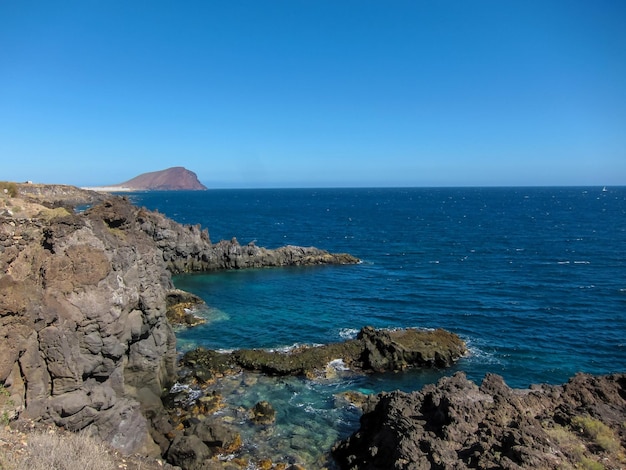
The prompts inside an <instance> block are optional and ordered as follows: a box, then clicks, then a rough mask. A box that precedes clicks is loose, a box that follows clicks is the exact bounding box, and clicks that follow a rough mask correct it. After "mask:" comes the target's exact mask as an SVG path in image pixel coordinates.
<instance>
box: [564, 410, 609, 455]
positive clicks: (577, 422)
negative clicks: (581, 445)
mask: <svg viewBox="0 0 626 470" xmlns="http://www.w3.org/2000/svg"><path fill="white" fill-rule="evenodd" d="M572 426H573V427H574V428H575V429H578V430H579V431H581V432H582V433H583V435H585V436H586V437H587V438H588V439H591V441H592V442H593V443H595V444H596V445H597V446H598V447H600V448H601V449H603V450H605V451H607V452H611V453H617V452H618V451H619V450H620V448H621V446H620V443H619V441H618V440H617V438H616V437H615V433H614V432H613V430H612V429H611V428H609V427H608V426H607V425H606V424H604V423H603V422H601V421H599V420H597V419H593V418H591V417H590V416H576V417H575V418H574V419H573V420H572Z"/></svg>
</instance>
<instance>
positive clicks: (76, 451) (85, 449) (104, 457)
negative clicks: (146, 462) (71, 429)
mask: <svg viewBox="0 0 626 470" xmlns="http://www.w3.org/2000/svg"><path fill="white" fill-rule="evenodd" d="M1 452H2V453H1V454H0V469H2V470H5V469H6V470H76V469H80V470H112V469H117V468H118V466H117V464H116V462H115V460H114V459H113V457H112V456H111V455H110V454H109V452H108V449H107V448H106V447H105V446H104V445H103V444H101V443H99V442H97V441H96V440H95V439H93V438H91V437H89V436H88V435H87V434H86V433H78V434H72V433H64V434H63V435H61V434H59V433H57V432H54V431H48V432H45V431H44V432H41V431H39V432H33V433H30V434H28V438H27V440H24V439H23V438H22V440H20V442H19V443H18V445H13V446H10V447H9V448H8V449H6V450H5V449H3V450H2V451H1Z"/></svg>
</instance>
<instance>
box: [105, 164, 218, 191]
mask: <svg viewBox="0 0 626 470" xmlns="http://www.w3.org/2000/svg"><path fill="white" fill-rule="evenodd" d="M115 187H120V188H127V189H132V190H157V191H158V190H162V191H165V190H168V191H172V190H174V191H175V190H195V191H204V190H206V189H207V187H206V186H205V185H203V184H202V183H200V181H198V177H197V176H196V174H195V173H194V172H193V171H189V170H187V169H186V168H183V167H182V166H175V167H173V168H168V169H167V170H161V171H153V172H150V173H143V174H141V175H139V176H135V177H134V178H133V179H131V180H128V181H126V182H124V183H121V184H117V185H115Z"/></svg>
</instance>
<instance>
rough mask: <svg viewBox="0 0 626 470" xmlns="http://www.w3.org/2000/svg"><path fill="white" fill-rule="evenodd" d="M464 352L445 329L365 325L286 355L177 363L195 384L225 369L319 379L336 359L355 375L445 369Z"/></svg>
mask: <svg viewBox="0 0 626 470" xmlns="http://www.w3.org/2000/svg"><path fill="white" fill-rule="evenodd" d="M465 352H466V347H465V343H464V342H463V340H461V338H459V337H458V336H457V335H455V334H453V333H450V332H448V331H445V330H441V329H438V330H418V329H415V328H407V329H400V330H394V331H390V330H376V329H374V328H372V327H369V326H366V327H364V328H362V329H361V331H360V332H359V334H358V335H357V338H356V339H352V340H347V341H344V342H342V343H330V344H325V345H321V346H302V347H299V348H296V349H293V350H291V351H287V352H284V351H271V350H265V349H239V350H236V351H233V352H226V353H221V352H217V351H212V350H206V349H203V348H197V349H195V350H193V351H190V352H188V353H186V354H185V355H184V356H183V358H182V359H181V365H182V366H183V367H184V368H186V369H187V370H188V371H189V373H190V374H191V375H192V376H193V377H194V378H195V379H197V380H199V381H201V382H202V381H206V380H209V379H211V378H212V377H214V376H215V375H220V374H223V373H225V372H227V371H236V370H238V369H244V370H249V371H258V372H263V373H265V374H268V375H279V376H283V375H300V376H316V375H320V374H321V373H322V371H324V369H325V368H326V365H327V364H328V363H329V362H331V361H333V360H337V359H341V360H342V361H343V362H344V363H345V364H346V365H347V366H348V367H350V368H351V369H353V370H355V371H364V372H383V371H401V370H405V369H407V368H412V367H427V368H430V367H449V366H451V365H452V364H453V363H454V362H455V361H456V360H458V359H459V358H460V357H461V356H463V354H465Z"/></svg>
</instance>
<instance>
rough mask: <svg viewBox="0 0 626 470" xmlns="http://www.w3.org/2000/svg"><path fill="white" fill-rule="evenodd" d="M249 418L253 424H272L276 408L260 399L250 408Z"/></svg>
mask: <svg viewBox="0 0 626 470" xmlns="http://www.w3.org/2000/svg"><path fill="white" fill-rule="evenodd" d="M250 419H251V420H252V422H253V423H255V424H272V423H274V421H276V410H275V409H274V407H273V406H272V405H271V404H270V403H269V402H267V401H260V402H258V403H257V404H256V405H254V406H253V407H252V409H251V410H250Z"/></svg>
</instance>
